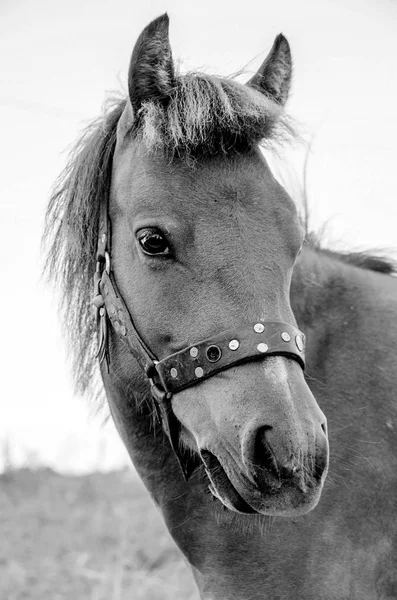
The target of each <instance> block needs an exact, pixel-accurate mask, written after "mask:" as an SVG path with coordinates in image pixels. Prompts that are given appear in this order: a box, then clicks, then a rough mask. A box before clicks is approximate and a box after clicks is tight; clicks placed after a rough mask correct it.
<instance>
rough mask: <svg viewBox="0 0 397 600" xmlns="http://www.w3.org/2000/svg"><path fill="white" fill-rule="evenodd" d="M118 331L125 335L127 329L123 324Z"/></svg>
mask: <svg viewBox="0 0 397 600" xmlns="http://www.w3.org/2000/svg"><path fill="white" fill-rule="evenodd" d="M120 333H121V335H127V329H126V328H125V327H124V325H122V326H121V327H120Z"/></svg>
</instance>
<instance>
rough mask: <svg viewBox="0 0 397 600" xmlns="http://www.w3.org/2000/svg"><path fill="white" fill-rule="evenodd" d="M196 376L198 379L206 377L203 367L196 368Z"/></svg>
mask: <svg viewBox="0 0 397 600" xmlns="http://www.w3.org/2000/svg"><path fill="white" fill-rule="evenodd" d="M194 374H195V375H196V377H202V376H203V375H204V371H203V369H202V368H201V367H196V368H195V369H194Z"/></svg>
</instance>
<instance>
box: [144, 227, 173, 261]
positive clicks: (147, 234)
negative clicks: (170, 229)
mask: <svg viewBox="0 0 397 600" xmlns="http://www.w3.org/2000/svg"><path fill="white" fill-rule="evenodd" d="M138 242H139V245H140V247H141V248H142V250H143V252H144V253H145V254H149V256H161V255H162V256H165V255H168V254H170V253H171V249H170V247H169V245H168V241H167V239H166V237H165V236H164V235H163V234H162V233H161V232H160V231H158V230H153V229H142V230H141V231H140V232H139V233H138Z"/></svg>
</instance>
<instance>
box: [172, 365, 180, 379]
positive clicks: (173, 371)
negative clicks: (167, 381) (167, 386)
mask: <svg viewBox="0 0 397 600" xmlns="http://www.w3.org/2000/svg"><path fill="white" fill-rule="evenodd" d="M170 374H171V377H173V378H174V379H175V378H176V377H178V371H177V370H176V369H175V367H172V369H171V371H170Z"/></svg>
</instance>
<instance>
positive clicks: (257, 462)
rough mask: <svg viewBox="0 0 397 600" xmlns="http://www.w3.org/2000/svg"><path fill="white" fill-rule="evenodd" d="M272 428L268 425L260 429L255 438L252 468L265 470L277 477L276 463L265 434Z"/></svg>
mask: <svg viewBox="0 0 397 600" xmlns="http://www.w3.org/2000/svg"><path fill="white" fill-rule="evenodd" d="M272 429H273V428H272V427H271V426H270V425H265V426H263V427H260V428H259V429H258V431H257V434H256V437H255V446H254V456H253V466H254V468H260V469H267V470H268V471H270V472H271V473H273V474H274V475H276V476H278V474H279V470H278V466H277V461H276V459H275V457H274V455H273V452H272V450H271V448H270V446H269V443H268V441H267V439H266V433H267V432H268V431H271V430H272Z"/></svg>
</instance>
